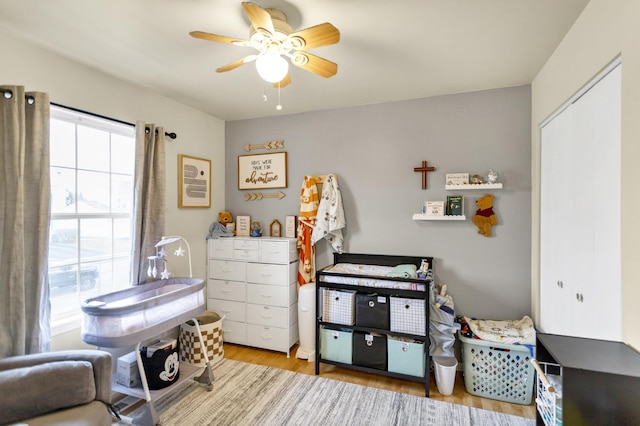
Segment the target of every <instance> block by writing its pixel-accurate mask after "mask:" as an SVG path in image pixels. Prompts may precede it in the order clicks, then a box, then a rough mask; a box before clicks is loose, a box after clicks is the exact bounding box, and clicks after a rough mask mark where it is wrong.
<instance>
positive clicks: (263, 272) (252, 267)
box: [247, 262, 298, 285]
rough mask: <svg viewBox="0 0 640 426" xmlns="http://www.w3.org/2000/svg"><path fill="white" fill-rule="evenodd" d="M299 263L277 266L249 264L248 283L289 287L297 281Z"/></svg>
mask: <svg viewBox="0 0 640 426" xmlns="http://www.w3.org/2000/svg"><path fill="white" fill-rule="evenodd" d="M297 276H298V263H297V262H295V263H290V264H287V265H275V264H271V263H247V281H248V282H251V283H256V284H275V285H289V284H291V283H294V282H296V281H297Z"/></svg>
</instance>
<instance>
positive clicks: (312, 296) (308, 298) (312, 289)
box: [296, 283, 316, 362]
mask: <svg viewBox="0 0 640 426" xmlns="http://www.w3.org/2000/svg"><path fill="white" fill-rule="evenodd" d="M298 331H299V335H300V346H298V351H297V352H296V358H300V359H306V360H307V361H309V362H314V361H315V360H316V283H309V284H305V285H303V286H302V287H300V289H299V290H298Z"/></svg>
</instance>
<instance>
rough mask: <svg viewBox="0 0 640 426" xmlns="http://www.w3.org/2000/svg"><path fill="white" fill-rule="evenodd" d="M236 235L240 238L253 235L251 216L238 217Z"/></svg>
mask: <svg viewBox="0 0 640 426" xmlns="http://www.w3.org/2000/svg"><path fill="white" fill-rule="evenodd" d="M236 235H237V236H239V237H248V236H249V235H251V216H237V217H236Z"/></svg>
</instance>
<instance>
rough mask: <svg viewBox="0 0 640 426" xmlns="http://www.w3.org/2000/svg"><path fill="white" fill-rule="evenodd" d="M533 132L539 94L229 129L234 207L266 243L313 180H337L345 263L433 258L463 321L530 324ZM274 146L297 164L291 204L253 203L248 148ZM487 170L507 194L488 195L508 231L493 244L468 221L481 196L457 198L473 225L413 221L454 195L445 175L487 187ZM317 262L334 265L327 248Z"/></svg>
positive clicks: (291, 170) (307, 116) (291, 171)
mask: <svg viewBox="0 0 640 426" xmlns="http://www.w3.org/2000/svg"><path fill="white" fill-rule="evenodd" d="M285 90H286V89H285ZM285 99H286V98H285ZM283 111H286V101H285V102H284V110H283ZM530 123H531V91H530V86H521V87H514V88H504V89H497V90H487V91H481V92H473V93H463V94H458V95H449V96H440V97H432V98H424V99H416V100H409V101H401V102H392V103H384V104H376V105H367V106H360V107H353V108H345V109H337V110H328V111H317V112H311V113H303V114H292V115H283V116H280V117H275V118H262V119H251V120H241V121H233V122H227V123H226V126H225V141H226V158H225V161H226V173H225V183H226V199H225V208H226V210H228V211H231V212H232V213H233V215H234V218H235V216H236V215H250V216H251V220H252V221H255V220H257V221H260V222H261V223H262V225H263V228H264V229H265V231H266V233H265V235H268V225H269V223H271V221H272V220H273V219H278V220H279V221H280V222H281V223H283V224H284V218H285V216H286V215H297V213H298V209H299V194H300V187H301V184H302V178H303V176H304V175H307V174H327V173H334V174H336V175H337V176H338V182H339V184H340V189H341V192H342V197H343V202H344V208H345V213H346V219H347V228H346V231H345V247H346V251H347V252H352V253H377V254H399V255H413V256H433V257H434V258H435V260H434V264H435V271H436V279H437V280H438V282H442V283H445V284H447V285H448V288H449V292H450V293H451V294H452V296H453V297H454V300H455V303H456V313H458V314H464V315H468V316H475V317H478V318H485V319H516V318H521V317H522V316H523V315H530V309H531V303H530V302H531V296H530V282H531V124H530ZM277 139H284V141H285V147H284V151H286V152H287V153H288V154H287V156H288V187H287V188H285V189H282V191H283V192H284V193H285V194H286V196H285V197H284V198H283V199H281V200H278V199H275V198H274V199H263V200H261V201H245V200H244V194H245V191H240V190H238V186H237V181H238V176H237V169H238V166H237V161H238V156H239V155H246V154H247V152H246V151H244V149H243V146H244V145H246V144H259V143H264V142H266V141H270V140H277ZM265 152H268V151H264V150H256V151H252V152H251V153H252V154H254V153H256V154H259V153H265ZM271 152H273V151H271ZM422 160H426V161H428V163H429V165H431V166H434V167H435V168H436V170H435V171H434V172H431V173H429V174H428V188H427V189H426V190H423V189H422V188H421V174H420V173H416V172H414V171H413V168H414V167H417V166H420V164H421V161H422ZM489 169H493V170H495V171H497V172H498V173H499V179H498V180H499V182H502V183H503V185H504V188H503V189H501V190H493V191H488V192H489V193H491V194H493V195H495V196H496V199H495V200H494V209H495V211H496V213H497V216H498V222H499V224H498V225H497V226H494V227H493V231H494V235H493V236H492V237H490V238H486V237H483V236H480V235H478V234H477V233H476V227H475V225H474V224H473V223H472V222H471V217H472V216H473V214H474V212H475V200H476V199H477V198H478V197H480V196H482V195H483V192H481V191H464V192H460V193H461V194H463V195H464V196H465V214H466V216H467V220H466V221H414V220H412V215H413V213H418V212H419V211H420V209H421V206H422V204H423V202H424V201H425V200H444V199H446V196H447V195H452V194H454V192H451V191H446V190H445V189H444V181H445V173H454V172H468V173H470V174H475V173H477V174H480V175H483V176H486V175H487V173H488V171H489ZM277 191H278V190H264V191H263V192H277ZM316 259H317V264H318V266H319V267H321V266H324V265H327V264H329V263H331V249H330V247H329V245H328V244H327V243H326V241H324V240H323V241H321V242H319V243H318V247H317V254H316Z"/></svg>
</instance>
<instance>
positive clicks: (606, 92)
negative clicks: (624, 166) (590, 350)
mask: <svg viewBox="0 0 640 426" xmlns="http://www.w3.org/2000/svg"><path fill="white" fill-rule="evenodd" d="M620 76H621V72H620V67H617V68H615V69H614V70H613V71H611V72H610V73H609V74H607V75H606V76H605V77H604V78H603V79H602V80H601V81H600V82H598V83H597V84H596V85H595V86H593V87H592V88H591V89H590V90H589V91H588V92H587V93H585V94H584V96H582V98H580V99H579V101H577V102H575V103H574V106H575V109H574V118H575V121H574V135H575V136H574V140H576V141H578V142H579V143H580V149H578V150H577V152H578V153H579V155H578V157H577V158H576V163H578V164H579V165H580V166H579V170H578V171H579V173H580V174H579V175H578V176H581V177H582V176H584V182H583V185H582V190H579V189H578V188H579V187H580V185H576V191H575V194H574V196H575V197H576V206H577V207H578V208H579V210H578V211H577V212H576V213H575V214H574V218H575V222H574V225H573V226H572V229H573V232H574V241H575V248H576V254H578V256H577V257H576V258H574V259H573V269H574V270H575V271H576V274H577V276H576V278H577V279H578V281H577V286H578V288H577V289H576V291H575V295H574V297H575V301H576V303H575V305H576V309H575V315H574V322H575V323H574V324H573V329H574V330H575V332H574V335H575V336H578V337H591V338H596V339H605V340H621V337H622V336H621V329H622V323H621V312H620V309H621V300H620V294H621V293H620V286H621V280H620V126H621V122H620V113H621V80H620Z"/></svg>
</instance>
